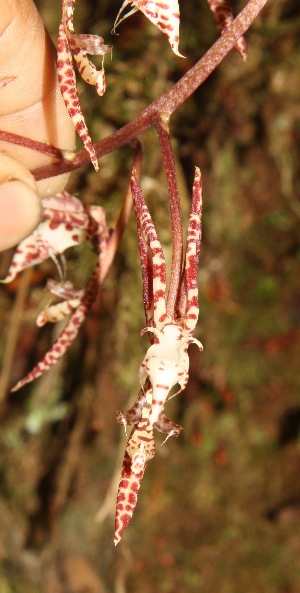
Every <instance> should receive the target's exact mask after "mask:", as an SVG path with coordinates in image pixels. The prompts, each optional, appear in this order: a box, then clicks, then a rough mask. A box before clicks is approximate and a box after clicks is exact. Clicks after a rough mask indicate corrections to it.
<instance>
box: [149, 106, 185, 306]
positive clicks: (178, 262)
mask: <svg viewBox="0 0 300 593" xmlns="http://www.w3.org/2000/svg"><path fill="white" fill-rule="evenodd" d="M155 125H156V130H157V134H158V138H159V143H160V148H161V153H162V157H163V163H164V169H165V174H166V180H167V186H168V195H169V201H170V210H171V223H172V265H171V277H170V285H169V290H168V296H167V315H168V317H174V315H175V304H176V301H177V295H178V291H179V284H180V278H181V268H182V257H183V229H182V216H181V207H180V197H179V189H178V183H177V175H176V167H175V160H174V154H173V148H172V144H171V139H170V133H169V115H168V114H167V115H166V114H160V116H159V117H158V118H157V120H156V124H155Z"/></svg>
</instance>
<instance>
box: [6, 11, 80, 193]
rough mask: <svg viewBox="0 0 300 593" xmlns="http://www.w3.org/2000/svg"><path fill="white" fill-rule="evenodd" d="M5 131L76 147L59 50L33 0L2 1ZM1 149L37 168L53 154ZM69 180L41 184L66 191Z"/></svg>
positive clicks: (10, 147)
mask: <svg viewBox="0 0 300 593" xmlns="http://www.w3.org/2000/svg"><path fill="white" fill-rule="evenodd" d="M0 11H1V25H0V28H1V30H0V33H2V34H1V36H0V56H1V58H0V61H1V63H0V129H2V130H6V131H9V132H15V133H17V134H20V135H23V136H27V137H29V138H32V139H34V140H38V141H42V142H45V143H50V144H53V145H54V146H56V147H58V148H60V149H62V150H73V149H74V142H75V133H74V128H73V124H72V122H71V120H70V118H69V115H68V113H67V111H66V108H65V105H64V102H63V99H62V97H61V94H60V91H59V88H58V83H57V76H56V52H55V49H54V47H53V44H52V42H51V40H50V39H49V36H48V34H47V33H46V31H45V28H44V25H43V23H42V21H41V19H40V17H39V15H38V12H37V10H36V7H35V5H34V3H33V2H32V0H10V2H7V0H0ZM0 150H1V151H2V152H5V153H6V154H7V155H11V156H13V157H14V158H15V159H16V160H18V161H19V162H21V163H23V164H24V166H25V167H27V168H28V169H31V170H33V169H34V168H36V167H40V166H43V165H47V164H49V163H51V162H53V161H54V159H53V157H50V156H46V155H43V154H41V153H38V152H36V151H33V150H29V149H27V148H24V147H23V146H16V145H13V144H10V143H7V142H0ZM64 183H65V176H63V178H54V179H51V180H46V181H43V182H39V189H40V191H41V193H42V195H47V194H48V195H49V194H51V193H52V194H53V193H55V192H56V191H58V190H59V189H62V187H63V185H64Z"/></svg>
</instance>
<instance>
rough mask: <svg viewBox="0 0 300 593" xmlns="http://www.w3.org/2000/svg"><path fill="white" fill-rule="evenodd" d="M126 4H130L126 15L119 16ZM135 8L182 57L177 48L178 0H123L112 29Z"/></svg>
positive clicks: (134, 10)
mask: <svg viewBox="0 0 300 593" xmlns="http://www.w3.org/2000/svg"><path fill="white" fill-rule="evenodd" d="M128 5H131V6H132V9H131V10H130V11H129V12H128V13H127V14H126V15H124V16H123V17H121V13H122V12H123V10H125V8H126V7H127V6H128ZM137 10H140V11H141V12H142V13H143V14H144V15H145V16H146V17H147V18H148V19H149V20H150V21H151V23H153V24H154V25H155V26H156V27H158V29H160V31H162V33H164V34H165V35H166V36H167V38H168V40H169V43H170V45H171V48H172V50H173V52H174V53H175V54H176V55H177V56H179V57H181V58H183V57H184V56H182V55H181V54H180V53H179V50H178V44H179V22H180V14H179V4H178V0H162V1H161V0H153V1H150V2H149V0H125V2H123V4H122V6H121V9H120V11H119V13H118V15H117V18H116V21H115V24H114V28H113V31H115V29H116V27H117V26H118V25H119V24H120V23H121V22H122V21H123V20H124V19H126V18H127V17H128V16H130V15H131V14H133V13H134V12H136V11H137Z"/></svg>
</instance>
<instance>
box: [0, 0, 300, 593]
mask: <svg viewBox="0 0 300 593" xmlns="http://www.w3.org/2000/svg"><path fill="white" fill-rule="evenodd" d="M77 5H78V6H76V18H75V30H76V32H84V33H87V32H92V33H95V34H99V35H102V36H103V37H104V39H105V42H106V43H108V44H113V46H114V49H113V59H112V61H111V60H110V58H109V57H108V58H107V59H106V60H105V66H106V74H107V91H106V95H105V96H104V97H102V98H99V97H97V95H96V93H95V91H94V89H93V88H91V87H88V86H87V85H85V86H84V85H83V84H82V83H81V82H79V89H80V96H81V103H82V108H83V112H84V114H85V117H86V120H87V122H88V124H89V127H90V131H91V136H92V138H93V140H94V141H97V140H99V139H101V138H103V137H105V136H107V135H108V134H110V133H112V132H113V131H114V130H116V129H118V128H119V127H120V126H122V125H123V124H125V123H126V122H128V121H130V120H131V119H132V118H133V117H134V116H135V115H137V114H138V113H139V112H140V111H141V110H142V109H143V108H144V107H146V106H147V105H148V104H149V103H150V102H151V101H152V100H154V99H155V98H156V97H158V96H159V95H160V94H162V93H163V92H164V91H165V90H167V89H168V88H169V87H170V86H171V85H172V83H173V82H175V81H176V80H178V79H179V78H180V77H181V76H182V75H183V74H184V73H185V72H186V71H187V70H188V69H189V68H190V67H191V66H192V65H193V64H194V63H195V62H196V61H197V60H198V59H199V58H200V57H201V56H202V55H203V54H204V53H205V51H206V50H207V49H208V48H209V47H210V46H211V44H212V43H213V42H214V41H215V39H216V38H217V33H216V29H215V25H214V22H213V18H212V16H211V14H210V11H209V9H208V6H207V4H206V2H205V1H204V0H202V1H200V0H199V1H198V0H197V1H196V0H189V1H187V0H181V2H180V8H181V29H180V31H181V38H180V51H181V53H183V55H185V56H186V59H185V60H183V59H180V58H177V57H175V56H174V55H173V54H172V52H171V50H170V47H169V44H168V42H167V39H166V38H165V37H164V36H163V35H162V34H160V33H159V31H157V30H156V28H155V27H154V26H152V25H151V24H150V23H149V22H148V21H147V19H146V18H145V17H144V16H143V15H142V14H141V13H138V14H136V15H134V16H132V17H131V18H130V19H128V20H126V21H124V22H123V23H122V24H121V25H120V27H119V29H118V33H119V35H118V36H113V35H111V33H110V32H111V29H112V26H113V23H114V19H115V17H116V14H117V12H118V10H119V7H120V3H119V2H117V0H114V1H113V2H112V1H109V0H101V1H100V0H99V1H98V2H96V1H92V0H85V1H84V2H83V1H82V2H80V1H79V0H78V2H77ZM244 5H245V2H233V6H234V11H235V14H236V13H237V12H238V10H239V9H241V8H242V7H243V6H244ZM37 6H38V8H39V10H40V12H41V15H42V17H43V18H44V20H45V23H46V25H47V28H48V30H49V33H50V35H51V36H52V37H53V41H54V42H55V41H56V38H57V28H58V24H59V20H60V3H59V1H57V2H55V3H53V2H49V1H47V0H39V1H37ZM299 32H300V6H299V2H298V1H297V0H272V1H270V2H269V3H268V4H267V6H266V7H265V9H264V10H263V12H262V13H261V15H260V17H259V18H258V19H257V20H256V21H255V23H254V25H253V26H252V27H251V29H250V31H248V33H247V34H246V40H247V43H248V46H249V56H248V60H247V63H246V64H245V63H243V61H242V59H241V58H240V56H239V54H238V53H237V52H236V51H232V52H231V53H230V55H229V56H228V57H227V58H226V59H225V60H224V61H223V63H222V64H221V66H220V67H219V68H218V69H217V70H216V71H215V72H214V73H213V75H212V76H211V77H210V78H209V79H208V80H207V81H206V82H205V84H204V85H203V86H202V87H201V88H200V89H199V90H198V91H197V92H196V93H195V95H194V96H193V97H192V98H191V99H190V100H189V101H187V103H186V104H184V105H183V106H182V107H181V108H180V109H179V110H178V111H177V112H176V114H174V116H173V118H172V121H171V132H172V138H173V145H174V151H175V156H176V162H177V170H178V177H179V182H180V188H181V198H182V208H183V214H184V221H185V226H186V225H187V221H188V212H189V205H190V197H191V188H192V181H193V175H194V167H195V165H197V166H199V167H200V168H201V171H202V174H203V183H204V196H203V200H204V213H203V241H202V249H201V257H200V270H199V298H200V319H199V324H198V330H197V333H196V335H195V337H197V338H198V339H200V340H201V341H202V343H203V345H204V351H203V353H201V354H200V353H199V351H198V350H197V348H196V347H195V346H192V347H191V348H190V361H191V362H190V381H189V384H188V386H187V388H186V390H185V391H184V393H182V394H181V395H180V396H178V397H177V398H174V399H172V400H171V401H170V402H169V404H167V405H166V413H167V416H168V417H169V418H170V419H172V420H174V421H175V422H178V423H180V424H181V425H182V426H183V427H184V430H183V431H182V432H181V434H180V436H179V438H178V439H169V440H168V442H167V443H166V444H165V445H164V446H163V447H160V446H159V444H160V443H161V442H162V440H163V439H162V438H161V437H162V435H160V434H158V433H157V435H156V442H157V455H156V457H155V459H154V460H152V461H151V462H149V464H148V467H147V470H146V473H145V476H144V480H143V483H142V486H141V489H140V493H139V500H138V504H137V508H136V511H135V514H134V518H133V520H132V522H131V524H130V526H129V527H128V529H127V531H126V532H125V534H124V536H123V539H122V541H121V543H120V544H119V545H118V547H117V548H116V549H115V548H114V546H113V532H114V511H115V499H116V492H117V486H118V481H119V475H120V468H121V462H122V457H123V452H124V448H125V435H124V430H123V428H122V426H120V425H117V424H116V421H115V412H116V410H118V409H123V410H124V409H127V408H128V407H129V406H130V405H131V404H132V403H133V402H134V400H135V398H136V395H137V392H138V389H139V385H138V368H139V365H140V363H141V361H142V359H143V357H144V354H145V352H146V349H147V348H148V346H149V344H148V342H147V337H146V336H143V337H141V336H140V330H141V329H142V328H143V327H144V325H145V321H144V312H143V302H142V284H141V273H140V267H139V256H138V249H137V238H136V228H135V221H134V218H133V216H132V217H131V220H130V223H129V224H128V227H127V229H126V231H125V234H124V237H123V239H122V243H121V247H120V249H119V252H118V254H117V257H116V259H115V262H114V264H113V266H112V269H111V271H110V274H109V276H108V278H107V280H106V282H105V284H104V286H103V289H102V290H101V293H100V294H99V297H98V299H97V302H96V303H95V305H94V307H93V310H92V312H91V314H90V315H89V317H88V319H87V321H86V322H85V324H84V326H83V328H82V330H81V331H80V335H79V337H78V338H77V339H76V341H75V342H74V344H73V345H72V348H71V349H70V351H69V352H68V353H67V355H66V356H65V357H64V358H63V360H62V361H61V362H60V363H59V364H58V365H57V366H55V367H54V368H53V369H52V370H51V371H50V372H48V373H47V374H46V375H45V376H44V377H42V378H41V379H39V380H37V381H36V382H35V383H33V384H31V385H29V386H28V387H26V388H24V389H22V390H21V391H20V392H18V393H15V394H9V388H10V387H11V386H12V385H13V384H14V383H15V382H16V381H17V380H18V379H20V378H21V377H22V376H23V375H24V374H25V373H26V372H28V371H29V370H30V369H31V368H32V367H33V366H34V364H35V363H36V362H37V361H38V360H40V358H41V357H42V356H43V354H44V353H45V352H46V351H47V349H48V348H49V345H50V344H51V343H52V342H53V340H54V339H55V337H56V336H57V334H58V331H60V330H61V327H60V328H57V327H54V328H53V326H50V324H49V327H48V326H45V328H43V329H38V328H37V327H36V325H35V319H36V317H37V315H38V313H39V312H40V310H41V309H42V308H43V306H44V304H45V303H46V302H47V299H48V298H49V295H48V294H47V292H46V290H45V284H46V280H47V278H48V277H51V278H55V279H58V273H57V270H56V269H55V265H54V264H53V262H51V261H50V260H48V261H47V262H45V263H44V264H43V265H41V266H38V267H35V268H34V269H33V270H31V271H28V272H25V273H24V274H23V275H20V276H19V277H18V279H17V280H16V281H15V282H13V283H12V284H11V285H8V286H6V287H4V286H0V326H1V336H0V355H1V374H0V397H1V431H0V590H1V593H112V592H114V593H135V592H138V591H142V592H143V593H153V592H154V591H155V592H157V593H196V592H197V593H198V592H201V593H202V592H203V593H216V592H218V593H253V592H254V591H255V593H297V592H299V591H300V539H299V528H300V477H299V470H300V440H299V438H300V434H299V429H300V392H299V391H300V373H299V370H300V363H299V358H300V274H299V264H300V242H299V239H300V201H299V193H300V164H299V163H300V158H299V140H300V101H299V99H300V80H299V67H300V52H299ZM96 60H97V58H96ZM100 64H101V61H99V65H100ZM140 140H141V142H142V144H143V148H144V165H143V176H142V184H143V189H144V194H145V197H146V198H147V202H148V204H149V208H150V210H151V212H152V214H153V218H154V221H155V225H156V228H157V232H158V235H159V237H160V239H161V242H162V244H163V247H164V251H165V254H166V257H167V259H168V261H170V255H171V245H170V226H169V210H168V199H167V193H166V185H165V178H164V171H163V169H162V162H161V155H160V151H159V146H158V142H157V138H156V135H155V133H154V131H152V130H150V131H147V132H146V133H144V134H143V135H142V136H141V137H140ZM78 148H81V146H80V143H78ZM131 164H132V157H131V151H130V150H129V149H128V148H126V147H125V148H123V149H121V150H119V151H117V152H115V153H112V154H110V155H108V156H106V157H105V158H103V159H102V160H101V161H100V172H99V173H98V174H96V173H95V172H94V171H93V170H92V167H91V166H88V167H86V168H85V169H81V170H79V171H76V172H75V173H74V174H73V176H72V178H71V180H70V183H69V187H68V189H69V191H70V192H71V193H73V194H74V195H76V196H79V197H80V198H81V199H82V200H84V201H85V202H86V203H88V204H100V205H102V206H104V207H105V208H106V210H107V218H108V221H109V224H110V226H112V227H113V226H114V224H115V221H116V218H117V215H118V211H119V209H120V206H121V203H122V199H123V197H124V194H125V192H126V188H127V184H128V180H129V176H130V171H131ZM11 255H12V252H10V253H5V254H3V255H2V259H1V276H2V277H3V276H4V275H5V273H6V270H7V267H8V265H9V262H10V259H11ZM67 261H68V277H69V279H71V280H73V281H74V282H75V283H76V285H81V286H84V285H85V283H86V280H87V277H88V275H89V274H90V272H91V270H92V269H93V266H94V265H95V254H93V253H92V251H91V249H90V248H89V247H88V246H83V247H81V248H78V249H73V250H72V249H71V250H70V251H69V252H67Z"/></svg>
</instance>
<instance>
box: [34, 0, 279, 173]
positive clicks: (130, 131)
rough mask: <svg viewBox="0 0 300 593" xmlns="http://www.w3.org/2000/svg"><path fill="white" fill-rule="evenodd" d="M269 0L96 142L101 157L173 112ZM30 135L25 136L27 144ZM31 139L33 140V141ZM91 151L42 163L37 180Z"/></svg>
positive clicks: (71, 166)
mask: <svg viewBox="0 0 300 593" xmlns="http://www.w3.org/2000/svg"><path fill="white" fill-rule="evenodd" d="M267 1H268V0H249V2H248V3H247V5H246V6H245V8H244V9H243V10H242V11H241V12H240V14H239V15H238V16H237V17H236V19H235V20H234V21H233V23H232V24H231V25H230V27H228V29H227V30H226V31H225V33H223V35H222V36H221V37H219V39H218V40H217V41H216V42H215V43H214V45H212V47H211V48H210V49H209V50H208V51H207V52H206V54H205V55H204V56H203V58H201V59H200V60H199V61H198V62H197V63H196V64H195V66H193V67H192V68H191V69H190V70H189V71H188V72H187V73H186V74H185V75H184V76H183V77H182V78H181V79H180V80H179V81H178V82H177V83H176V84H174V85H173V87H172V88H171V89H170V90H169V91H167V92H166V93H164V94H163V95H162V96H161V97H159V98H158V99H156V100H155V101H153V103H151V104H150V105H149V106H148V107H147V108H146V109H145V110H144V111H142V113H140V114H139V115H138V116H137V117H136V118H135V119H134V120H133V121H131V122H130V123H128V124H126V125H125V126H123V128H121V129H120V130H117V131H116V132H114V133H113V134H111V135H110V136H109V137H107V138H104V139H103V140H101V141H100V142H98V143H97V144H95V150H96V154H97V157H98V158H101V157H102V156H104V155H105V154H108V153H109V152H112V151H113V150H117V149H118V148H120V147H121V146H124V145H125V144H128V143H129V142H130V141H131V140H132V139H133V138H135V137H136V136H138V135H139V134H141V133H142V132H143V131H144V130H146V129H147V128H149V127H150V126H151V125H153V124H155V118H156V116H157V114H158V113H160V112H164V113H169V114H171V113H172V112H173V111H175V109H178V107H180V105H182V103H183V102H184V101H186V100H187V99H188V98H189V97H190V96H191V95H192V94H193V93H194V92H195V90H196V89H197V88H198V87H199V86H200V85H201V84H202V83H203V82H204V81H205V80H206V79H207V78H208V76H209V75H210V74H211V73H212V72H213V71H214V70H215V69H216V67H217V66H218V65H219V64H220V63H221V62H222V60H223V59H224V58H225V56H227V54H228V53H229V51H230V50H231V49H232V48H233V46H234V45H235V43H236V41H237V40H238V39H239V38H240V37H241V36H242V35H243V34H244V33H245V32H246V31H247V29H249V27H250V25H251V24H252V23H253V21H254V20H255V18H256V17H257V15H258V14H259V13H260V12H261V10H262V9H263V7H264V6H265V4H266V3H267ZM27 140H28V139H25V138H23V142H22V144H23V145H24V144H25V143H26V141H27ZM31 142H32V141H31ZM89 161H90V159H89V155H88V153H87V152H86V151H85V150H82V151H80V152H79V153H77V154H76V156H75V157H74V159H73V160H72V161H71V162H70V161H66V160H65V161H60V162H59V163H53V164H51V165H48V166H46V167H40V168H38V169H35V170H34V171H33V174H34V177H35V179H36V180H40V179H47V178H48V177H54V176H56V175H61V174H62V173H67V172H70V171H73V170H75V169H78V168H79V167H82V166H83V165H86V164H88V163H89Z"/></svg>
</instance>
